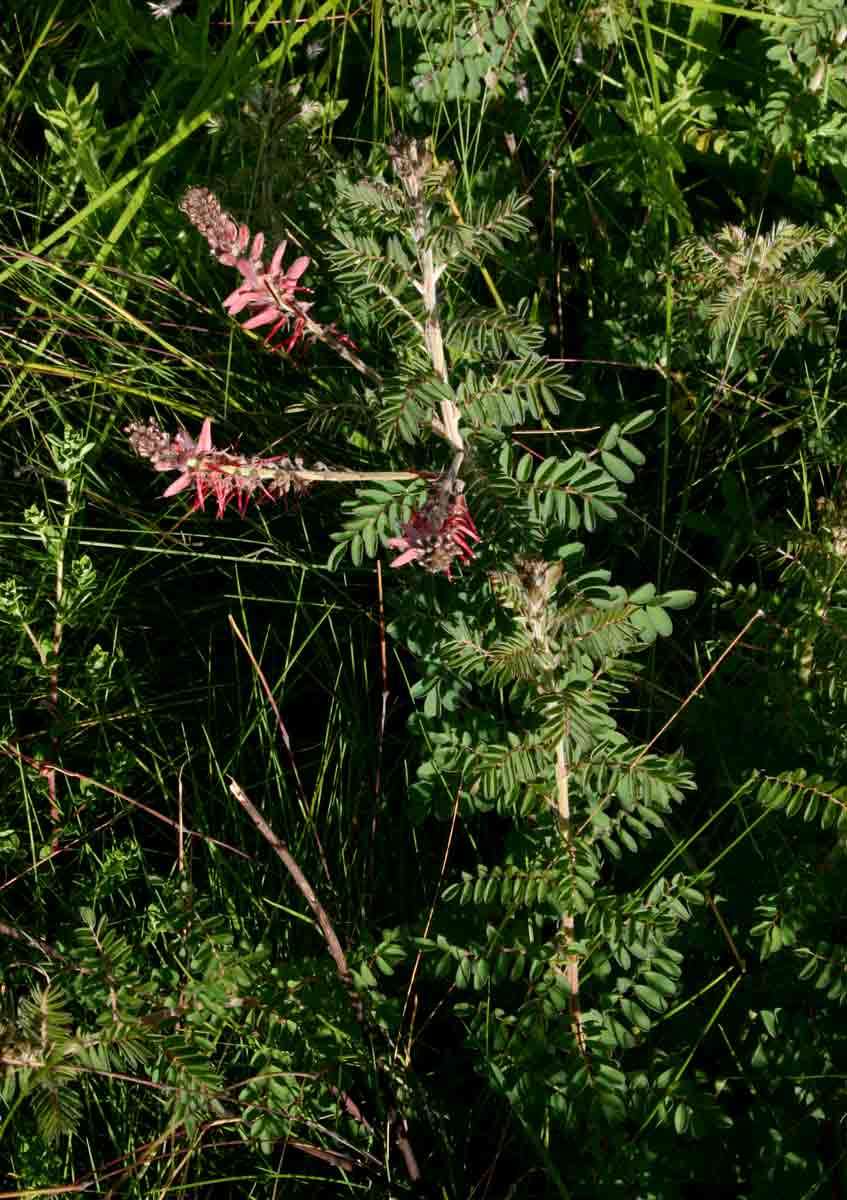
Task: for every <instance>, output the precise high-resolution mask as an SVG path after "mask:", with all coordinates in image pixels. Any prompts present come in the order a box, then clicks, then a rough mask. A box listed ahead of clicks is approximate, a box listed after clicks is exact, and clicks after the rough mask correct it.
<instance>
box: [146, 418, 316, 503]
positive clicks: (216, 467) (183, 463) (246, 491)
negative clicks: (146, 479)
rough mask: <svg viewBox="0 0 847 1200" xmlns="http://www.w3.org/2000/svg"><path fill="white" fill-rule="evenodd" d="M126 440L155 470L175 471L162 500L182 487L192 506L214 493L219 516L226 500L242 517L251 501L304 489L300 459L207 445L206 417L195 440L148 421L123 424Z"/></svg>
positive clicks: (208, 424) (209, 425)
mask: <svg viewBox="0 0 847 1200" xmlns="http://www.w3.org/2000/svg"><path fill="white" fill-rule="evenodd" d="M126 432H127V433H128V434H129V444H130V446H131V447H132V448H133V450H134V451H135V452H136V454H139V455H140V456H141V457H142V458H147V459H149V460H150V463H151V465H152V466H153V469H154V470H156V471H179V472H180V475H179V478H178V479H175V480H174V481H173V483H172V484H170V485H169V486H168V487H167V488H166V489H165V491H164V492H163V493H162V496H163V498H166V497H169V496H176V495H177V494H178V493H179V492H184V491H185V490H186V489H187V488H192V487H193V488H194V489H195V497H194V504H193V506H192V507H193V510H194V511H196V510H197V509H201V508H204V507H205V504H206V500H207V498H208V497H209V496H214V497H215V500H216V501H217V506H218V512H217V515H218V517H222V516H223V515H224V512H225V511H226V506H227V505H228V504H229V502H230V501H231V500H232V501H235V505H236V508H237V509H238V511H239V513H240V514H241V515H242V516H244V513H245V510H246V508H247V505H248V503H249V501H250V500H251V499H256V500H257V501H261V500H278V499H280V497H283V496H286V495H288V493H289V492H291V491H293V492H295V493H297V494H300V493H302V492H305V491H307V490H308V484H307V482H306V481H305V480H304V479H303V478H302V477H301V476H300V475H299V472H300V471H302V470H303V461H302V459H300V458H295V459H293V460H292V459H290V458H289V457H288V455H286V454H281V455H275V456H273V457H271V458H260V457H258V456H248V455H245V454H234V453H233V452H232V451H231V450H218V449H216V447H215V446H213V445H212V422H211V421H210V420H209V418H208V417H207V418H206V419H205V421H204V422H203V426H202V428H201V430H200V436H199V437H198V438H197V439H196V441H195V439H194V438H193V437H191V435H190V434H188V433H186V431H185V430H184V429H181V430H180V431H179V432H178V433H177V434H175V435H174V437H173V438H172V437H171V436H170V434H168V433H165V432H164V431H163V430H162V429H160V428H159V426H158V424H157V423H156V422H155V421H154V420H152V418H151V419H150V421H148V423H147V424H146V425H140V424H138V423H136V422H133V424H131V425H128V426H127V429H126Z"/></svg>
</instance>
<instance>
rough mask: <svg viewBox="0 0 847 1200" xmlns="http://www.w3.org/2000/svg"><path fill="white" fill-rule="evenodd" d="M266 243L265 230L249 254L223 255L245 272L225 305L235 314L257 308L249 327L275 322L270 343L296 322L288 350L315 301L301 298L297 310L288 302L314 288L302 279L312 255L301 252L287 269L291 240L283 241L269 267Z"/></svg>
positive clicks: (223, 259) (285, 346)
mask: <svg viewBox="0 0 847 1200" xmlns="http://www.w3.org/2000/svg"><path fill="white" fill-rule="evenodd" d="M257 243H258V252H257ZM263 246H264V238H263V236H262V234H257V235H256V237H255V239H254V241H253V246H252V248H251V252H250V257H249V258H237V257H236V256H235V255H233V254H224V255H221V257H220V261H221V262H223V263H226V264H227V265H228V266H234V267H235V268H236V270H238V271H239V272H240V274H241V275H242V276H243V280H242V282H241V283H240V284H239V285H238V287H237V288H236V289H235V291H234V292H231V293H230V294H229V295H228V296H227V298H226V300H224V308H225V309H226V311H227V312H228V313H229V315H230V316H231V317H236V316H238V314H239V313H240V312H243V311H244V309H247V310H248V311H254V313H255V315H254V316H252V317H249V318H248V319H247V320H246V321H245V322H244V328H245V329H259V328H261V326H262V325H270V324H273V328H272V329H271V331H270V332H269V333H268V334H267V335H266V337H265V341H266V342H267V343H268V344H269V345H270V344H271V342H272V340H273V338H274V337H275V336H276V334H277V332H278V331H279V330H280V329H284V330H285V329H287V328H288V326H289V324H291V323H292V322H293V329H292V332H291V333H290V334H289V336H288V337H287V338H286V339H285V340H284V341H283V342H282V347H283V349H284V350H285V351H286V353H288V352H290V351H291V350H292V349H293V347H294V346H295V345H296V344H297V342H298V341H299V339H300V337H301V335H302V333H303V327H304V325H305V321H304V319H303V317H304V314H305V313H307V312H308V311H309V309H310V308H311V304H304V303H303V302H302V301H300V300H298V301H297V308H298V310H299V311H298V312H296V313H294V312H292V310H290V309H288V308H287V307H286V305H287V302H289V301H291V300H294V299H295V298H296V296H297V293H298V292H306V293H308V292H309V291H310V289H309V288H306V287H301V285H300V284H299V282H298V280H299V279H300V276H301V275H302V274H303V272H304V271H305V270H306V268H307V267H308V266H309V263H310V261H311V259H309V258H307V257H306V256H305V255H301V257H300V258H295V260H294V262H293V263H292V264H291V266H290V267H288V268H287V270H283V269H282V259H283V256H284V254H285V251H286V248H287V246H288V243H287V242H281V243H280V244H279V245H278V246H277V248H276V250H275V251H274V256H273V258H272V259H271V265H270V267H269V269H268V270H267V271H266V270H265V269H264V265H263V263H262V259H261V253H262V248H263ZM271 289H273V291H272V290H271Z"/></svg>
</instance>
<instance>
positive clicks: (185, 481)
mask: <svg viewBox="0 0 847 1200" xmlns="http://www.w3.org/2000/svg"><path fill="white" fill-rule="evenodd" d="M187 487H191V472H190V471H186V472H185V474H184V475H180V477H179V479H175V480H174V481H173V483H172V484H170V485H169V486H168V487H166V488H165V490H164V491H163V492H162V498H163V499H164V498H165V497H166V496H175V495H176V494H177V492H184V491H185V489H186V488H187Z"/></svg>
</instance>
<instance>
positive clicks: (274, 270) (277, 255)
mask: <svg viewBox="0 0 847 1200" xmlns="http://www.w3.org/2000/svg"><path fill="white" fill-rule="evenodd" d="M287 245H288V242H287V241H285V242H280V243H279V245H278V246H277V248H276V250H274V256H273V258H272V259H271V268H270V270H269V271H268V274H269V275H278V274H279V268H280V267H281V266H282V260H283V257H284V255H285V249H286V247H287Z"/></svg>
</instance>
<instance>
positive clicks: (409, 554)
mask: <svg viewBox="0 0 847 1200" xmlns="http://www.w3.org/2000/svg"><path fill="white" fill-rule="evenodd" d="M459 487H460V485H458V486H457V485H456V484H455V483H453V484H451V483H450V481H449V480H448V479H447V478H446V477H445V479H443V480H438V481H437V482H436V483H434V484H433V487H432V491H431V492H430V495H429V498H428V499H427V501H426V503H425V504H424V505H423V507H422V508H419V509H418V511H417V512H415V513H413V514H412V516H411V518H410V519H409V520H408V521H407V522H406V524H405V526H404V528H403V532H402V533H401V534H400V535H399V536H398V537H393V538H390V539H389V541H388V545H389V546H391V547H392V549H394V550H400V551H402V553H401V554H399V555H398V556H397V558H395V559H394V560H393V561H392V562H391V564H390V565H391V566H392V567H405V566H406V565H407V564H408V563H418V564H419V565H420V566H422V567H423V569H424V570H425V571H429V572H430V573H431V574H433V575H435V574H438V573H439V572H443V573H444V574H445V575H446V576H447V578H448V579H452V578H453V576H452V573H451V568H452V564H453V562H454V561H455V559H457V558H458V559H459V561H460V562H463V563H464V562H470V560H471V559H472V558H473V557H474V551H473V547H472V546H471V544H470V543H471V542H478V541H479V540H480V536H479V533H478V532H477V528H476V526H475V525H474V522H473V517H472V516H471V514H470V511H469V510H468V503H467V500H466V499H465V497H464V496H463V494H462V492H461V491H460V490H459Z"/></svg>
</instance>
